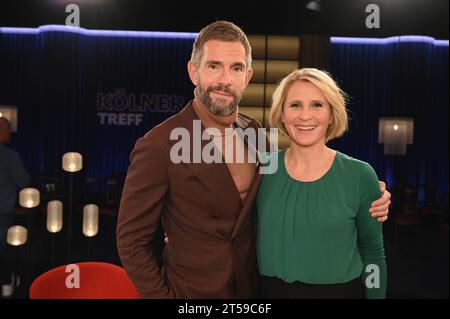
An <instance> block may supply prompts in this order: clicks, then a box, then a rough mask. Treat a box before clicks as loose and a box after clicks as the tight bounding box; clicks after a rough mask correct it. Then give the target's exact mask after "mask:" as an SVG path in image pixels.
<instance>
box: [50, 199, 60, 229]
mask: <svg viewBox="0 0 450 319" xmlns="http://www.w3.org/2000/svg"><path fill="white" fill-rule="evenodd" d="M62 226H63V203H62V202H61V201H59V200H52V201H50V202H48V204H47V230H48V231H49V232H50V233H57V232H59V231H61V229H62Z"/></svg>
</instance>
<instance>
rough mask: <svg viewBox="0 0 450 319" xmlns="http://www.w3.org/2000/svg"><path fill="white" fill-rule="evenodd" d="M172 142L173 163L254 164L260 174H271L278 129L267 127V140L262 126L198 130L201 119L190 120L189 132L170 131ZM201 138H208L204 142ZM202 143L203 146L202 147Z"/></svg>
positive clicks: (276, 159) (274, 167)
mask: <svg viewBox="0 0 450 319" xmlns="http://www.w3.org/2000/svg"><path fill="white" fill-rule="evenodd" d="M170 140H171V141H176V143H175V144H174V145H173V146H172V147H171V149H170V159H171V161H172V162H173V163H175V164H179V163H204V164H211V163H238V164H239V163H255V164H258V168H259V172H260V173H261V174H273V173H275V172H276V171H277V168H278V157H277V156H273V155H271V154H274V152H275V151H277V147H278V129H276V128H271V129H270V140H271V142H270V143H269V145H268V143H267V136H266V130H265V129H264V128H258V129H255V128H252V127H249V128H246V129H242V128H226V129H225V134H222V132H220V130H219V129H216V128H207V129H205V130H204V131H203V132H202V127H201V121H200V120H193V130H192V135H191V133H190V131H189V130H188V129H187V128H184V127H177V128H174V129H173V130H172V131H171V133H170ZM202 141H209V142H208V143H206V144H205V145H203V144H204V143H202ZM202 145H203V146H202Z"/></svg>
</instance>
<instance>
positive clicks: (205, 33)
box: [191, 21, 252, 68]
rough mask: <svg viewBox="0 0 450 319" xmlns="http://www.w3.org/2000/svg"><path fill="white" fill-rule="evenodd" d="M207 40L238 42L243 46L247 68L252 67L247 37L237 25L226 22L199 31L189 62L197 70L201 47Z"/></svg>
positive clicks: (212, 24)
mask: <svg viewBox="0 0 450 319" xmlns="http://www.w3.org/2000/svg"><path fill="white" fill-rule="evenodd" d="M209 40H219V41H226V42H240V43H242V45H243V46H244V49H245V55H246V63H247V68H250V67H251V65H252V48H251V46H250V43H249V42H248V39H247V36H246V35H245V33H244V31H242V30H241V29H240V28H239V27H238V26H237V25H235V24H234V23H231V22H228V21H216V22H213V23H211V24H209V25H207V26H206V27H204V28H203V29H201V30H200V33H199V34H198V36H197V38H196V39H195V42H194V46H193V48H192V55H191V61H192V63H194V65H195V66H196V67H197V68H198V67H199V66H200V61H201V59H202V54H203V46H204V45H205V43H206V42H207V41H209Z"/></svg>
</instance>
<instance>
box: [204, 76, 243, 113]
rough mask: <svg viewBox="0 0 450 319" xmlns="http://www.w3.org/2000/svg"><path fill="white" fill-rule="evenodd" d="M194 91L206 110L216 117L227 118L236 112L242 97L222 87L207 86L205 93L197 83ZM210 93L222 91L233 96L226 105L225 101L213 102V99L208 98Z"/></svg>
mask: <svg viewBox="0 0 450 319" xmlns="http://www.w3.org/2000/svg"><path fill="white" fill-rule="evenodd" d="M195 89H196V91H197V95H198V97H199V99H200V101H202V103H203V104H204V105H205V106H206V107H207V108H208V110H209V111H210V112H211V113H212V114H214V115H216V116H228V115H230V114H232V113H233V112H234V111H235V110H236V108H237V106H238V104H239V102H240V101H241V98H242V96H238V95H237V94H236V93H235V92H233V91H231V90H230V88H228V87H226V86H224V85H213V86H208V87H207V88H206V91H205V90H204V89H203V87H202V86H201V84H200V83H199V84H198V86H197V87H196V88H195ZM212 91H222V92H225V93H227V94H231V95H232V96H233V100H232V101H231V102H229V103H228V104H227V102H226V100H225V99H221V98H217V99H216V101H215V102H213V99H212V98H211V96H210V93H211V92H212Z"/></svg>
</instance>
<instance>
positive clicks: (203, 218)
mask: <svg viewBox="0 0 450 319" xmlns="http://www.w3.org/2000/svg"><path fill="white" fill-rule="evenodd" d="M188 72H189V76H190V78H191V80H192V82H193V83H194V85H195V86H196V88H195V91H194V96H195V98H194V100H193V101H191V102H189V103H188V105H187V106H186V107H185V108H184V109H183V110H182V111H181V112H180V113H178V114H176V115H174V116H173V117H171V118H169V119H168V120H166V121H165V122H164V123H162V124H160V125H158V126H156V127H155V128H153V129H152V130H151V131H150V132H148V133H147V134H146V135H145V136H144V137H142V138H140V139H139V140H138V141H137V142H136V145H135V149H134V150H133V152H132V154H131V165H130V167H129V169H128V175H127V178H126V181H125V186H124V190H123V194H122V200H121V204H120V210H119V219H118V226H117V246H118V251H119V255H120V258H121V260H122V264H123V266H124V267H125V269H126V271H127V272H128V275H129V276H130V278H131V280H132V281H133V283H134V284H135V285H136V288H137V289H138V291H139V293H140V295H141V297H143V298H254V297H256V296H257V294H256V287H257V268H256V255H255V254H256V252H255V246H254V239H255V238H254V235H255V231H254V228H255V224H254V216H255V215H254V211H253V202H254V199H255V196H256V193H257V190H258V186H259V182H260V179H261V176H260V174H259V171H258V165H259V162H258V161H256V163H255V162H254V161H252V160H251V158H250V155H245V159H244V161H236V160H234V161H231V162H227V161H226V163H223V162H221V163H216V162H213V163H206V162H205V161H203V160H201V161H196V160H195V158H196V156H197V155H198V151H199V149H198V145H199V144H197V146H196V145H195V144H196V143H197V142H198V143H201V149H204V147H205V146H206V144H207V143H210V142H214V140H216V141H219V142H218V143H217V144H216V147H217V148H218V149H219V150H220V153H221V155H225V154H224V152H225V151H226V150H228V149H227V148H226V147H227V145H226V143H227V142H226V141H227V136H228V141H231V144H232V145H233V146H232V149H234V150H235V149H236V148H237V147H238V146H236V145H238V144H239V143H240V142H241V143H240V144H242V145H244V146H242V148H243V149H244V150H249V149H250V150H254V149H257V148H258V147H259V146H258V145H255V143H254V141H251V140H248V139H241V138H240V137H239V134H236V133H235V132H236V131H238V130H239V129H242V130H246V129H247V130H248V129H253V130H255V132H256V134H258V131H257V129H258V128H259V127H260V125H259V123H258V122H257V121H256V120H254V119H252V118H250V117H247V116H245V115H242V114H239V113H238V103H239V101H240V99H241V97H242V94H243V92H244V89H245V87H246V86H247V84H248V82H249V81H250V79H251V77H252V74H253V71H252V69H251V48H250V45H249V43H248V40H247V37H246V36H245V34H244V33H243V32H242V30H241V29H239V28H238V27H237V26H235V25H234V24H232V23H229V22H226V21H217V22H215V23H212V24H210V25H208V26H206V27H205V28H203V29H202V30H201V31H200V33H199V35H198V37H197V39H196V41H195V43H194V47H193V52H192V57H191V61H189V62H188ZM195 120H197V122H196V121H195ZM198 120H200V121H201V122H198ZM200 123H201V127H200ZM196 125H197V127H199V128H200V129H201V134H200V136H202V134H203V133H204V132H205V131H206V133H207V134H206V135H207V136H208V139H206V140H201V141H195V140H193V141H190V142H189V145H188V149H189V153H188V155H189V159H188V160H187V161H184V160H183V161H182V162H181V163H180V162H179V161H177V160H176V158H178V157H177V156H176V155H177V154H176V153H177V152H174V149H175V147H176V144H177V143H178V142H177V140H176V139H174V135H175V136H178V135H177V134H174V132H177V130H178V132H179V130H180V129H181V130H182V131H184V132H188V133H189V136H190V137H192V136H194V137H195V129H196ZM223 137H225V139H223ZM194 139H195V138H194ZM224 140H225V141H224ZM176 149H177V150H178V148H176ZM266 151H268V150H267V149H266ZM196 152H197V154H196ZM200 154H202V153H201V150H200ZM244 154H247V153H246V152H244ZM232 157H233V159H236V157H234V155H233V156H232ZM222 159H223V157H222ZM389 197H390V194H389V193H388V192H387V191H386V192H385V193H384V195H383V197H382V198H380V199H379V200H378V201H377V202H375V203H374V204H375V205H376V206H377V207H376V210H377V211H376V212H375V215H374V217H379V220H380V221H384V220H385V219H386V218H387V217H386V216H387V211H388V208H387V207H388V205H389ZM160 222H161V223H162V226H163V228H164V231H165V232H166V234H167V236H168V237H169V238H170V242H168V243H167V245H166V246H165V247H164V253H163V266H162V268H160V267H159V266H158V263H157V262H156V259H155V256H154V254H153V251H152V249H151V247H150V244H151V243H152V241H153V239H154V235H155V232H156V230H157V227H158V225H159V223H160Z"/></svg>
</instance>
